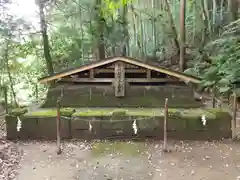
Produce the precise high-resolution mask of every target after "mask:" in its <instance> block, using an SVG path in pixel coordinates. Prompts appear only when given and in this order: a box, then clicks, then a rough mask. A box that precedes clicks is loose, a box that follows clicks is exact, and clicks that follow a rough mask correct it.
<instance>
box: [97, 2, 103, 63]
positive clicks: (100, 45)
mask: <svg viewBox="0 0 240 180" xmlns="http://www.w3.org/2000/svg"><path fill="white" fill-rule="evenodd" d="M95 5H96V6H95V9H96V21H97V33H98V34H97V49H98V57H99V59H104V58H105V43H104V25H105V19H104V17H103V12H102V8H101V7H102V0H96V3H95Z"/></svg>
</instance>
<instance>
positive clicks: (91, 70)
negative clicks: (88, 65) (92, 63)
mask: <svg viewBox="0 0 240 180" xmlns="http://www.w3.org/2000/svg"><path fill="white" fill-rule="evenodd" d="M89 77H90V78H91V79H93V78H94V69H90V70H89Z"/></svg>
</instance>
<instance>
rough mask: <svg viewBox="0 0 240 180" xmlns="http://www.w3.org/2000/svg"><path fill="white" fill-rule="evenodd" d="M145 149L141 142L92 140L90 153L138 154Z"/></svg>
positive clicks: (98, 154) (97, 155) (100, 154)
mask: <svg viewBox="0 0 240 180" xmlns="http://www.w3.org/2000/svg"><path fill="white" fill-rule="evenodd" d="M145 150H146V146H145V145H144V143H142V142H121V141H117V142H112V141H103V142H94V143H93V144H92V154H93V155H94V156H95V157H99V156H102V155H106V154H118V153H121V155H123V156H138V155H141V153H142V152H144V151H145Z"/></svg>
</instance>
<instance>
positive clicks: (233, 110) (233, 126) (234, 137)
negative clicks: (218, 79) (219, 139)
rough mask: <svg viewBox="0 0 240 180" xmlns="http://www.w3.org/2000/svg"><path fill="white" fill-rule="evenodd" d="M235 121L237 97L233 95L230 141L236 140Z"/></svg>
mask: <svg viewBox="0 0 240 180" xmlns="http://www.w3.org/2000/svg"><path fill="white" fill-rule="evenodd" d="M236 120H237V95H236V93H235V92H234V93H233V109H232V123H231V125H232V140H235V139H236V138H237V133H236Z"/></svg>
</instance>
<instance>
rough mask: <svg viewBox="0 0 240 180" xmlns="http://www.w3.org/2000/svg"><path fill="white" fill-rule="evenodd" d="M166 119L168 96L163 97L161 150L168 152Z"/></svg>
mask: <svg viewBox="0 0 240 180" xmlns="http://www.w3.org/2000/svg"><path fill="white" fill-rule="evenodd" d="M167 120H168V98H166V99H165V108H164V129H163V131H164V134H163V135H164V140H163V151H164V152H168V148H167Z"/></svg>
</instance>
